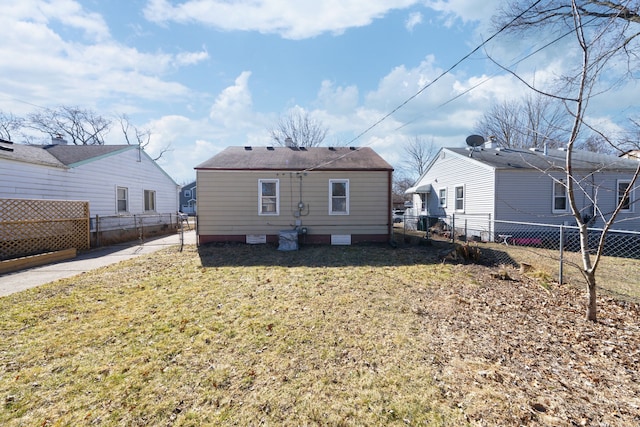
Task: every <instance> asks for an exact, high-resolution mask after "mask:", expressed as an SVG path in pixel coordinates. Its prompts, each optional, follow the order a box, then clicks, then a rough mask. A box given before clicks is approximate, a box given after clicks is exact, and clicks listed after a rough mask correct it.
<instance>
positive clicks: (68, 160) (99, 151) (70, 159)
mask: <svg viewBox="0 0 640 427" xmlns="http://www.w3.org/2000/svg"><path fill="white" fill-rule="evenodd" d="M0 146H2V147H5V149H3V150H0V158H5V159H10V160H16V161H20V162H25V163H33V164H39V165H46V166H55V167H65V166H66V167H74V166H75V165H77V164H78V163H83V162H86V161H90V160H97V159H99V158H102V157H105V156H109V155H111V154H114V153H117V152H120V151H125V150H131V149H136V148H137V147H136V146H134V145H25V144H12V143H9V142H8V141H2V142H0Z"/></svg>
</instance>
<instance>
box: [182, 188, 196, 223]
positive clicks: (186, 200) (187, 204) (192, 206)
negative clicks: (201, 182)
mask: <svg viewBox="0 0 640 427" xmlns="http://www.w3.org/2000/svg"><path fill="white" fill-rule="evenodd" d="M180 212H182V213H186V214H188V215H195V213H196V182H195V181H193V182H192V183H189V184H186V185H184V186H183V187H182V188H181V189H180Z"/></svg>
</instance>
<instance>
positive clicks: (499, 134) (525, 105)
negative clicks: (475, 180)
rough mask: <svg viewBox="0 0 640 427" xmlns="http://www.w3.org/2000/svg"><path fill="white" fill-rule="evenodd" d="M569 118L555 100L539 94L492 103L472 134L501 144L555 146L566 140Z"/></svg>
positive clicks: (533, 146)
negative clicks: (491, 138) (490, 137)
mask: <svg viewBox="0 0 640 427" xmlns="http://www.w3.org/2000/svg"><path fill="white" fill-rule="evenodd" d="M569 118H570V117H569V116H568V114H566V110H565V109H564V106H563V105H562V104H561V103H560V102H559V101H557V100H554V99H549V98H546V97H544V96H542V95H539V94H534V95H528V96H525V97H524V98H522V99H520V100H505V101H503V102H502V103H499V104H494V105H493V106H492V107H491V108H490V110H489V111H487V112H486V113H485V114H484V115H483V116H482V118H481V119H480V120H478V122H477V123H476V125H475V133H477V134H480V135H483V136H485V137H489V136H493V137H494V140H495V141H496V142H497V143H498V144H499V145H501V146H502V147H508V148H542V147H544V146H545V145H546V146H547V147H548V148H557V147H559V146H560V145H562V144H563V141H564V140H565V139H566V138H564V137H563V134H566V130H565V129H564V128H565V126H566V122H567V120H568V119H569Z"/></svg>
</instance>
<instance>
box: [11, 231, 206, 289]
mask: <svg viewBox="0 0 640 427" xmlns="http://www.w3.org/2000/svg"><path fill="white" fill-rule="evenodd" d="M179 244H180V235H179V234H177V233H176V234H170V235H168V236H163V237H159V238H156V239H149V240H147V241H145V242H144V243H143V244H136V243H135V242H133V243H123V244H120V245H114V246H109V247H106V248H98V249H92V250H89V251H87V252H83V253H81V254H80V255H78V256H77V257H75V258H73V259H70V260H67V261H60V262H57V263H55V264H49V265H44V266H40V267H33V268H29V269H26V270H21V271H16V272H13V273H6V274H2V275H0V297H3V296H6V295H10V294H12V293H14V292H20V291H23V290H25V289H29V288H33V287H35V286H40V285H43V284H45V283H49V282H53V281H54V280H58V279H64V278H66V277H71V276H75V275H77V274H80V273H85V272H87V271H90V270H94V269H96V268H100V267H104V266H106V265H111V264H115V263H117V262H120V261H123V260H126V259H130V258H134V257H137V256H140V255H143V254H148V253H152V252H155V251H159V250H160V249H164V248H167V247H170V246H175V245H179ZM184 244H185V245H194V244H196V232H195V231H194V230H189V231H185V233H184Z"/></svg>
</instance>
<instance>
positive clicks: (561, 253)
mask: <svg viewBox="0 0 640 427" xmlns="http://www.w3.org/2000/svg"><path fill="white" fill-rule="evenodd" d="M563 256H564V225H561V226H560V268H559V269H558V283H560V284H561V285H562V267H563V264H564V260H563Z"/></svg>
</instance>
